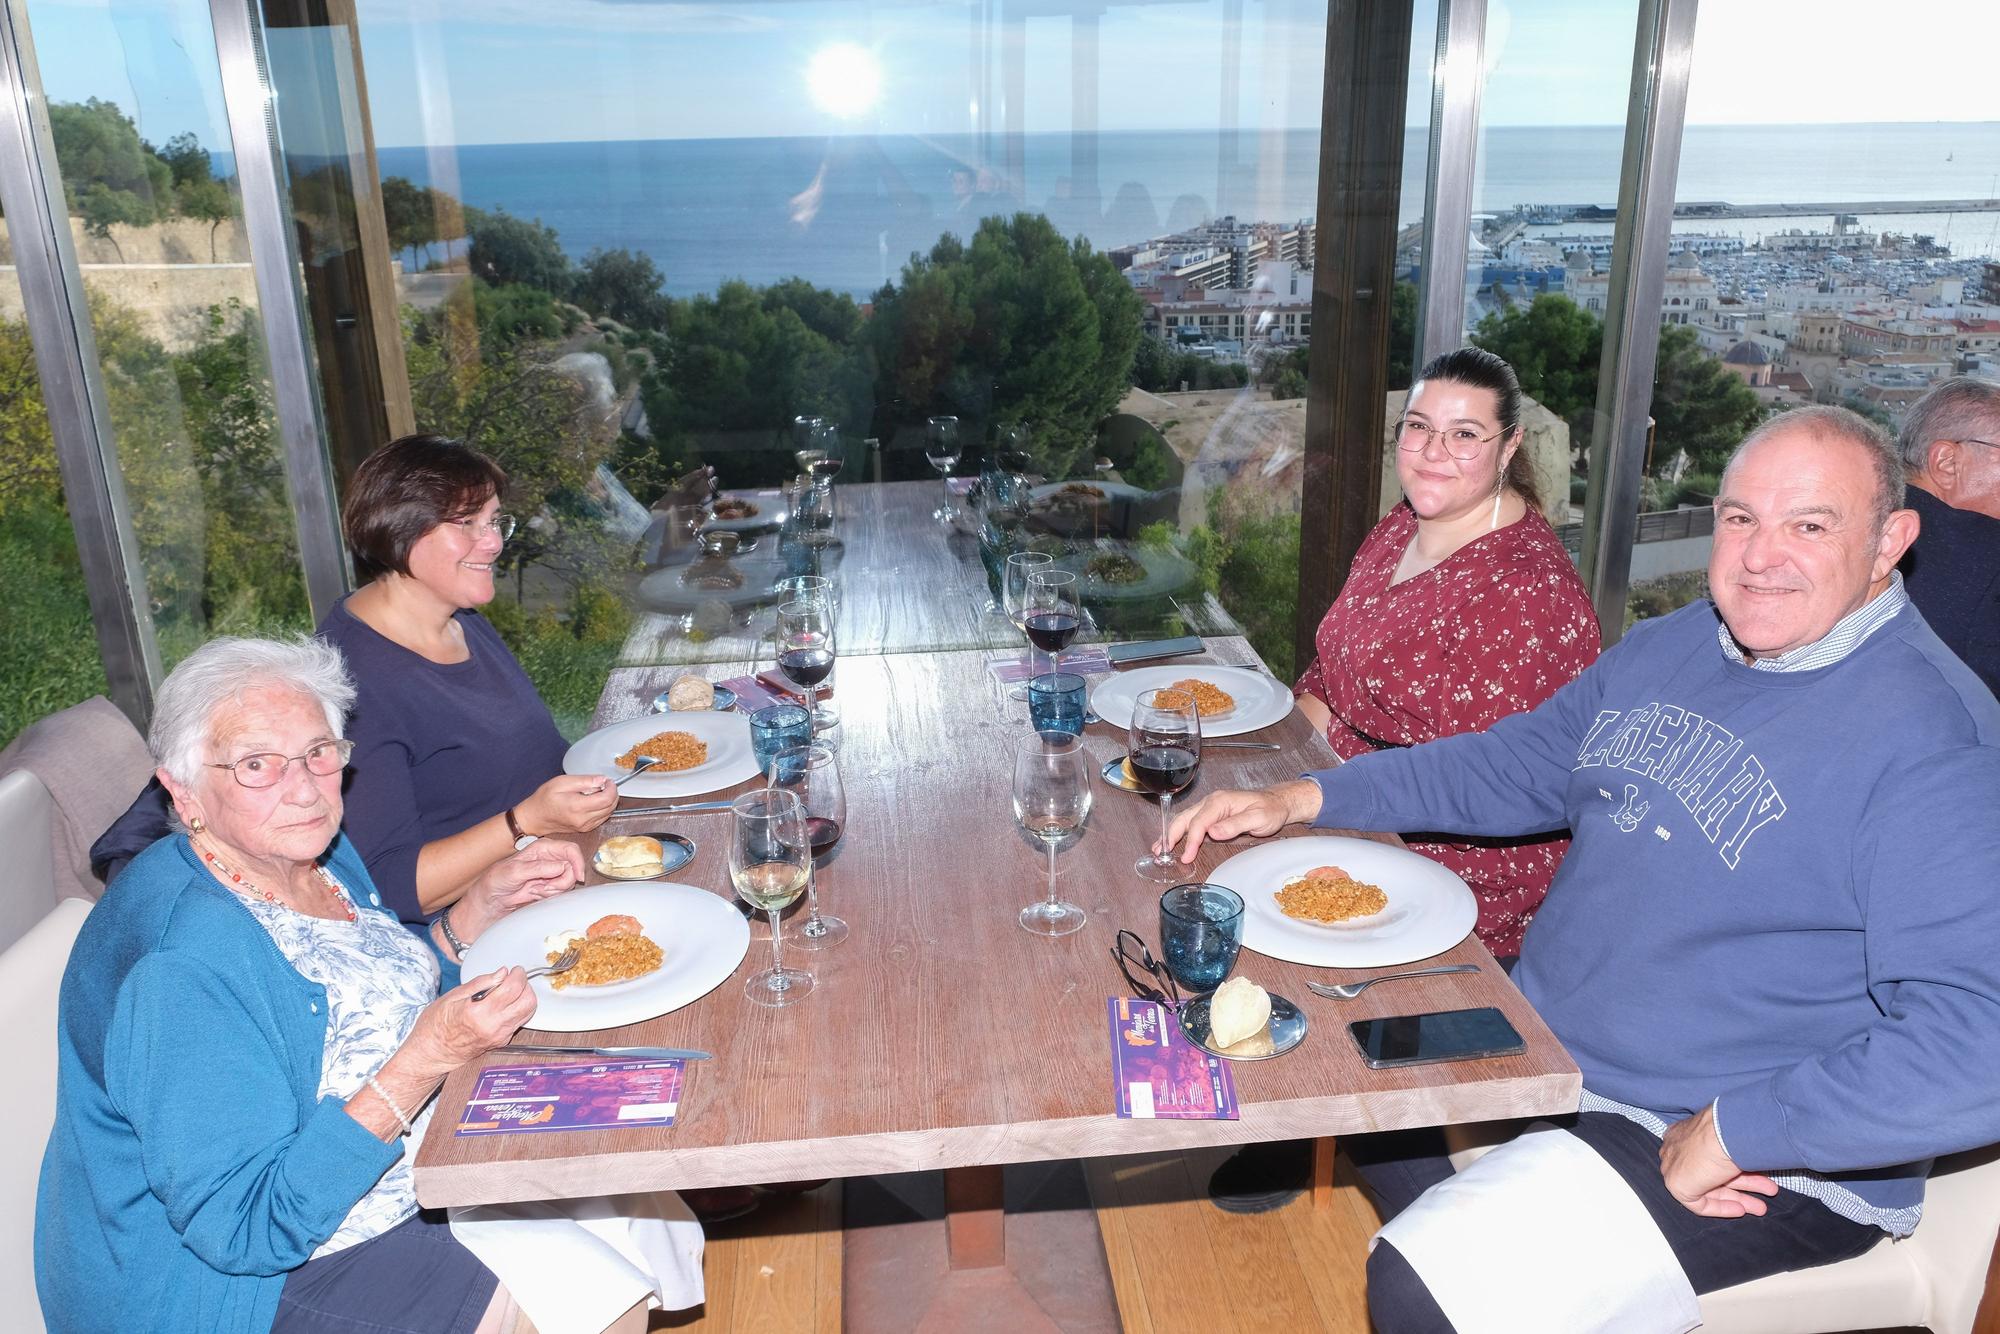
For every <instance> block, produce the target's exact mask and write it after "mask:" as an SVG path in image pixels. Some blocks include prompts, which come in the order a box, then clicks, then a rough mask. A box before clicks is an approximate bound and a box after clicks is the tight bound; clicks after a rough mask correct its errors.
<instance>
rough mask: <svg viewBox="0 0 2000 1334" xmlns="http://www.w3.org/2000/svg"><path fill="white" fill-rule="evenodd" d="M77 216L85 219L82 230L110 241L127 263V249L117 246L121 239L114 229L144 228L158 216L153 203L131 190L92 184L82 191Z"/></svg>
mask: <svg viewBox="0 0 2000 1334" xmlns="http://www.w3.org/2000/svg"><path fill="white" fill-rule="evenodd" d="M77 213H78V215H79V216H81V217H82V218H83V229H84V230H85V231H86V232H89V233H90V234H91V235H92V236H95V237H96V238H97V239H98V240H100V241H109V242H110V243H111V249H112V252H113V253H114V254H116V255H117V256H118V262H119V263H120V264H123V263H124V262H125V247H123V246H121V245H119V244H118V238H117V237H115V236H113V235H112V234H111V229H112V228H113V227H118V226H125V227H143V226H145V225H146V224H147V223H149V222H151V221H152V220H153V218H154V216H155V214H154V212H153V205H152V203H151V202H150V201H148V200H146V199H143V198H141V197H140V196H138V195H135V194H133V193H132V192H131V191H130V190H113V189H112V188H110V187H109V186H105V185H93V186H90V187H89V188H87V189H86V190H85V191H84V192H83V198H82V199H81V200H79V201H78V203H77Z"/></svg>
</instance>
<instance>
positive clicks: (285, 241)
mask: <svg viewBox="0 0 2000 1334" xmlns="http://www.w3.org/2000/svg"><path fill="white" fill-rule="evenodd" d="M209 18H210V22H211V24H212V25H213V27H214V30H215V54H216V59H217V61H218V63H219V65H220V67H221V71H222V101H223V106H224V109H225V110H226V111H227V113H228V116H229V138H230V147H231V149H232V150H233V151H234V153H235V155H236V181H237V186H238V189H239V192H240V193H241V195H242V200H243V227H244V232H245V234H246V235H247V237H248V239H249V243H250V267H251V270H252V272H253V273H254V274H255V276H256V280H257V313H258V319H259V321H260V322H261V323H262V325H263V330H264V351H265V356H266V357H267V358H268V359H269V361H270V370H271V393H272V402H273V404H274V406H275V408H276V410H277V414H278V436H279V443H280V447H281V448H282V450H283V453H284V459H285V487H286V491H287V493H288V494H289V496H290V498H291V505H292V519H293V522H294V524H295V525H296V526H297V528H298V536H299V562H300V564H301V565H302V566H303V567H304V572H305V581H306V599H307V601H308V602H309V603H310V604H311V606H312V615H313V620H314V621H315V622H317V621H319V620H322V619H323V618H325V616H326V615H327V613H328V612H330V611H332V610H333V606H334V604H335V603H337V602H339V601H340V599H341V598H343V597H345V596H346V595H347V593H348V591H349V590H350V589H351V588H352V587H353V586H354V576H353V570H352V567H351V566H350V565H349V563H348V555H347V547H346V544H345V543H344V542H343V541H342V540H341V535H340V502H339V499H338V498H337V496H336V494H335V491H334V482H333V463H332V458H331V456H330V454H329V451H328V449H327V436H326V420H325V413H324V410H323V408H322V405H321V402H320V396H319V379H318V373H317V371H316V369H315V367H314V365H313V354H312V332H311V330H310V329H309V328H308V327H307V324H306V311H305V302H304V298H303V297H302V295H301V291H300V289H301V282H300V277H299V275H300V260H299V254H298V243H297V238H296V234H295V232H294V229H293V226H292V210H291V201H290V198H289V194H288V191H287V189H286V185H285V166H284V151H283V149H282V147H281V146H280V141H279V137H278V117H277V106H276V99H275V96H274V94H273V93H272V89H271V78H270V65H269V60H268V57H267V56H266V54H265V48H264V28H263V22H262V17H261V15H260V14H259V12H258V9H257V5H256V0H209Z"/></svg>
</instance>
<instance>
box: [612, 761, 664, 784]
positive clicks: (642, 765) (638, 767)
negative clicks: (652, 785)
mask: <svg viewBox="0 0 2000 1334" xmlns="http://www.w3.org/2000/svg"><path fill="white" fill-rule="evenodd" d="M658 763H659V761H658V760H656V759H654V758H653V757H652V756H650V755H644V756H641V757H640V759H639V762H638V763H637V764H635V765H633V766H632V772H631V773H629V774H626V775H625V776H624V777H623V778H615V779H613V780H612V782H611V786H613V787H624V786H625V785H626V784H627V783H629V782H631V781H632V780H633V779H635V778H637V777H638V776H639V775H640V774H642V773H645V772H646V770H648V769H650V768H652V767H653V766H654V765H656V764H658Z"/></svg>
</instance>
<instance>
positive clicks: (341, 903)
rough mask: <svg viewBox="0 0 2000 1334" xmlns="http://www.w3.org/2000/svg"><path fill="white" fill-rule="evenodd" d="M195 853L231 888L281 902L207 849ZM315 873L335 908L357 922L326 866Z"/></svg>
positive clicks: (314, 869) (318, 868) (200, 848)
mask: <svg viewBox="0 0 2000 1334" xmlns="http://www.w3.org/2000/svg"><path fill="white" fill-rule="evenodd" d="M188 841H189V842H190V843H193V842H194V840H193V839H189V840H188ZM195 851H196V852H199V853H200V854H201V857H202V860H203V861H205V862H207V863H208V866H209V869H210V870H211V871H213V872H215V874H216V876H217V877H218V878H219V879H221V880H222V881H224V882H225V883H226V884H228V885H229V887H230V888H232V889H238V890H241V891H242V892H243V893H245V894H255V895H256V896H257V897H258V898H260V899H262V900H264V902H266V903H277V902H279V900H278V896H277V895H276V894H273V893H272V892H271V891H270V890H268V889H259V888H258V887H257V886H256V885H253V884H251V883H250V882H249V881H248V880H245V879H244V878H243V877H242V876H241V875H240V874H238V873H237V872H235V871H232V870H230V869H229V867H228V866H226V865H224V864H223V861H222V859H221V858H220V857H217V856H216V855H215V854H214V853H213V852H210V851H209V850H208V849H207V848H204V847H201V846H199V845H197V846H196V847H195ZM313 871H314V872H315V873H316V874H317V875H318V876H319V879H320V883H321V884H322V885H325V886H326V892H327V893H328V894H330V895H332V896H333V902H334V906H335V907H337V908H339V909H340V911H341V912H342V913H343V914H345V916H346V918H347V920H348V921H350V922H352V921H355V920H357V916H358V915H357V914H356V913H355V911H354V905H353V904H352V903H350V902H348V899H347V896H346V895H345V894H343V893H342V892H341V889H340V882H339V881H338V880H335V879H334V878H333V876H332V875H331V874H330V873H328V871H327V869H326V868H325V867H324V866H314V867H313ZM283 906H284V907H287V908H290V907H291V905H290V904H284V905H283ZM293 911H295V912H296V911H297V909H293Z"/></svg>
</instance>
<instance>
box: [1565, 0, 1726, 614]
mask: <svg viewBox="0 0 2000 1334" xmlns="http://www.w3.org/2000/svg"><path fill="white" fill-rule="evenodd" d="M1696 3H1697V0H1640V4H1639V18H1638V25H1637V27H1638V31H1637V35H1636V38H1635V44H1634V51H1633V57H1632V94H1631V100H1630V103H1629V105H1628V107H1627V109H1626V113H1625V156H1624V162H1623V166H1622V168H1621V171H1620V178H1619V182H1618V219H1619V226H1618V227H1617V229H1616V231H1615V233H1614V235H1613V238H1612V246H1611V270H1610V285H1609V291H1608V292H1607V293H1606V297H1605V311H1604V359H1603V361H1602V363H1601V364H1600V370H1599V372H1598V378H1597V411H1596V414H1595V417H1594V419H1593V430H1592V433H1591V443H1590V485H1589V488H1588V490H1587V491H1586V493H1585V496H1584V516H1583V561H1582V565H1583V577H1584V582H1585V583H1586V584H1587V585H1588V586H1589V588H1590V598H1591V602H1592V604H1593V605H1594V606H1595V607H1596V609H1597V621H1598V627H1599V630H1600V631H1601V633H1602V635H1603V638H1604V644H1605V647H1607V648H1608V647H1610V646H1611V645H1612V644H1614V643H1616V642H1617V641H1618V639H1619V638H1620V637H1621V636H1622V635H1623V634H1624V633H1625V600H1626V596H1627V595H1628V593H1629V592H1630V590H1631V581H1632V544H1633V542H1634V541H1635V540H1636V538H1637V537H1638V526H1639V489H1640V483H1641V481H1642V480H1643V474H1644V471H1645V463H1646V439H1647V435H1648V433H1649V431H1650V429H1651V422H1652V416H1651V409H1652V402H1653V386H1654V381H1655V379H1656V377H1657V375H1658V371H1659V353H1660V301H1661V298H1662V297H1663V295H1664V294H1665V291H1666V280H1667V259H1668V256H1669V255H1670V254H1671V253H1672V248H1673V222H1674V186H1675V183H1676V179H1677V177H1678V175H1679V172H1680V158H1681V133H1682V130H1683V129H1684V127H1685V125H1686V121H1687V89H1688V71H1689V66H1690V64H1691V62H1692V58H1693V54H1694V28H1695V6H1696Z"/></svg>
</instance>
